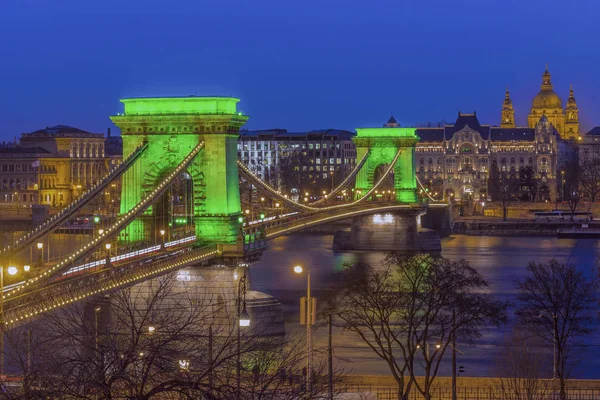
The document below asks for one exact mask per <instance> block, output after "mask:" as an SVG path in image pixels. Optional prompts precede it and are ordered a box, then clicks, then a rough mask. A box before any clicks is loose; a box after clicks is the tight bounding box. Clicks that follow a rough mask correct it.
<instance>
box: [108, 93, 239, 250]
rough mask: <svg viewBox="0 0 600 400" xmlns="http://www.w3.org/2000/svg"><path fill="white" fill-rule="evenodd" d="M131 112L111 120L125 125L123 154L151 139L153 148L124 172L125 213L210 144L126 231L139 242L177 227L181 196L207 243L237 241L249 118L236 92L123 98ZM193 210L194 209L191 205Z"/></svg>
mask: <svg viewBox="0 0 600 400" xmlns="http://www.w3.org/2000/svg"><path fill="white" fill-rule="evenodd" d="M121 102H122V103H123V105H124V113H122V114H118V115H114V116H112V117H111V120H112V121H113V122H114V123H115V125H117V126H118V127H119V128H120V129H121V136H122V138H123V153H124V154H130V153H132V152H133V151H134V150H135V149H136V148H138V147H139V146H141V145H142V144H143V143H147V144H148V147H147V150H146V151H145V152H144V153H143V154H142V155H141V156H140V158H139V159H138V160H137V161H136V163H135V164H134V165H133V166H132V167H131V168H129V169H128V170H127V171H126V172H125V174H124V175H123V177H122V190H121V214H125V213H127V212H129V211H130V210H132V209H133V208H134V207H135V206H136V204H138V203H139V202H140V201H141V200H142V199H144V198H147V197H148V196H153V191H154V190H155V189H156V187H157V186H158V185H159V183H161V182H163V181H164V180H165V179H166V178H167V177H168V176H169V175H170V174H172V173H173V171H174V170H175V169H176V168H177V167H178V165H180V164H181V163H182V162H183V161H184V160H185V159H186V158H187V157H188V155H189V154H190V153H191V152H192V151H195V149H197V148H198V147H199V145H200V144H201V143H203V144H204V147H203V149H202V150H201V151H200V152H199V153H198V155H197V156H196V157H195V158H194V159H193V161H191V164H190V165H189V166H188V167H187V168H186V169H185V172H184V173H182V174H180V175H179V176H178V178H179V180H178V181H177V182H175V183H174V185H173V186H176V187H180V189H181V192H180V193H181V196H179V194H178V193H173V191H172V190H171V191H168V192H166V193H165V194H163V195H162V196H161V198H160V199H157V202H156V203H155V204H154V205H153V206H151V207H149V208H148V209H147V210H146V211H145V212H144V215H143V216H142V217H140V218H137V219H136V220H135V221H133V222H132V223H131V224H129V225H128V226H127V228H125V229H124V230H123V231H122V232H121V234H120V239H121V240H122V241H131V242H137V241H142V240H145V239H147V238H148V237H156V235H157V234H158V232H159V231H161V230H165V231H168V230H169V229H170V226H171V225H170V224H172V222H174V219H175V218H174V217H175V215H174V214H173V212H174V211H173V209H172V207H171V205H172V203H173V200H174V199H176V198H179V197H182V198H184V199H185V200H186V204H184V207H185V210H184V218H185V220H186V221H187V222H188V223H190V224H193V226H194V227H195V231H196V237H197V240H198V241H199V242H202V243H220V244H236V241H237V239H238V237H239V233H240V222H239V220H238V218H239V217H240V216H241V204H240V190H239V178H238V166H237V142H238V132H239V129H240V127H241V126H243V125H244V124H245V123H246V121H247V120H248V117H247V116H245V115H242V113H240V112H238V111H237V103H238V102H239V99H236V98H231V97H196V96H189V97H166V98H129V99H122V100H121ZM188 207H189V208H188Z"/></svg>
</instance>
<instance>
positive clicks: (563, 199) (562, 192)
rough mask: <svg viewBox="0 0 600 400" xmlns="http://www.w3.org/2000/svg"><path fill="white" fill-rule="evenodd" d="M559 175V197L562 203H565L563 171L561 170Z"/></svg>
mask: <svg viewBox="0 0 600 400" xmlns="http://www.w3.org/2000/svg"><path fill="white" fill-rule="evenodd" d="M560 174H561V176H562V178H561V182H562V183H561V188H560V197H561V200H562V201H565V170H564V169H563V170H562V171H560Z"/></svg>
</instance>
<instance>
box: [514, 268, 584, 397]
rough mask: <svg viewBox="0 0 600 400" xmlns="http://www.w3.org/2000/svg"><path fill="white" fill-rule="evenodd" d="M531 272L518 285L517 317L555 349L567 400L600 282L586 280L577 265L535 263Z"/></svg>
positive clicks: (556, 368)
mask: <svg viewBox="0 0 600 400" xmlns="http://www.w3.org/2000/svg"><path fill="white" fill-rule="evenodd" d="M527 271H528V273H529V275H528V276H527V278H525V279H524V280H521V281H518V289H519V296H518V300H519V302H520V304H519V307H518V309H517V311H516V314H517V316H518V318H519V321H520V323H521V326H522V327H523V329H526V330H528V331H530V332H532V333H533V334H535V335H536V336H537V337H539V338H540V339H541V340H542V341H543V342H544V343H545V344H547V345H551V346H552V347H553V350H554V361H553V376H554V377H555V378H557V379H558V382H559V388H560V399H561V400H565V399H566V385H567V380H568V379H569V377H570V373H571V369H572V367H573V366H574V365H575V363H576V360H575V359H574V357H573V351H574V350H575V349H576V348H577V347H578V346H579V345H581V339H582V338H583V337H584V336H586V335H588V334H589V333H590V330H589V322H590V320H591V315H590V312H589V310H590V307H591V306H592V305H593V304H594V299H595V296H594V288H595V286H596V279H595V278H589V279H588V278H585V277H584V276H583V274H582V273H581V272H579V271H577V269H576V267H575V266H574V265H572V264H561V263H559V262H558V261H556V260H551V261H549V262H548V263H535V262H531V263H529V265H528V266H527Z"/></svg>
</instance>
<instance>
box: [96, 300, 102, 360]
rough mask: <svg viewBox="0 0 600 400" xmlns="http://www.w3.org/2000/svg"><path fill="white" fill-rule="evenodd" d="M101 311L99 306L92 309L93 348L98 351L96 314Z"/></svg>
mask: <svg viewBox="0 0 600 400" xmlns="http://www.w3.org/2000/svg"><path fill="white" fill-rule="evenodd" d="M101 310H102V308H100V306H96V307H94V348H95V349H96V351H98V313H99V312H100V311H101Z"/></svg>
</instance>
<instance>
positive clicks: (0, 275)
mask: <svg viewBox="0 0 600 400" xmlns="http://www.w3.org/2000/svg"><path fill="white" fill-rule="evenodd" d="M6 272H8V274H9V275H15V274H16V273H17V272H19V270H18V269H17V267H13V266H10V267H8V268H7V271H6ZM0 375H4V267H3V266H0Z"/></svg>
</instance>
